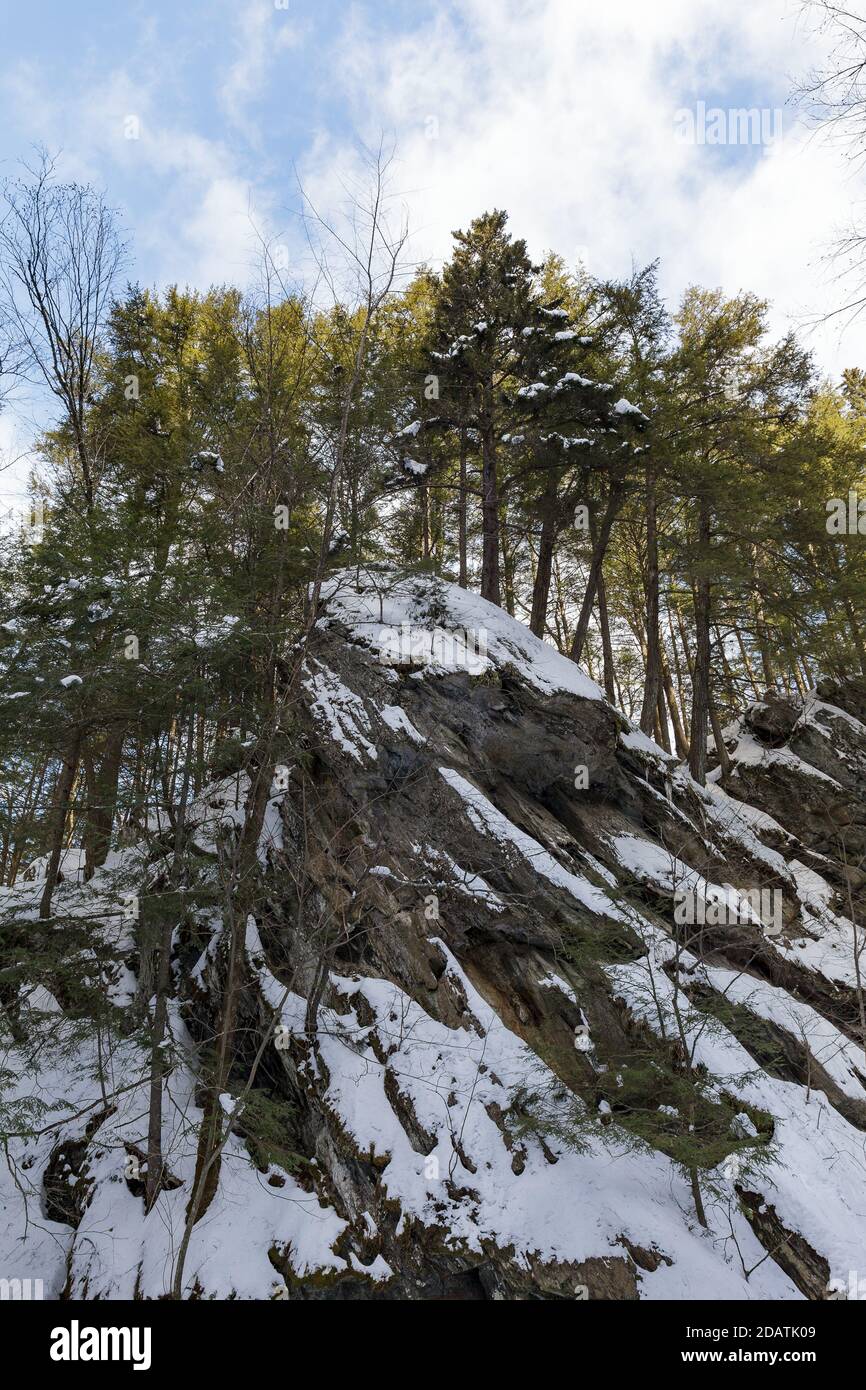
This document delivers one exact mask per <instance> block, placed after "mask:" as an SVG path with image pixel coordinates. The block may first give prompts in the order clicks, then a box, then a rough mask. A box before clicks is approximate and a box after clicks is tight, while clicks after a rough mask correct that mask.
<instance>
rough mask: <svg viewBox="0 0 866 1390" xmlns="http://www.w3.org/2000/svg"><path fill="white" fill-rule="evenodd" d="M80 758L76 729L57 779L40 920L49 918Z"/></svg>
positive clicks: (79, 733)
mask: <svg viewBox="0 0 866 1390" xmlns="http://www.w3.org/2000/svg"><path fill="white" fill-rule="evenodd" d="M80 757H81V730H80V729H76V730H75V732H74V733H73V735H72V738H71V740H70V744H69V748H68V749H67V752H66V756H65V757H64V759H63V764H62V766H61V769H60V776H59V777H58V779H57V792H56V795H55V810H54V825H53V827H52V832H51V849H50V852H49V858H48V867H47V869H46V871H45V887H44V889H43V890H42V898H41V900H40V903H39V918H40V920H41V921H44V920H45V919H46V918H47V917H50V916H51V899H52V897H53V894H54V889H55V887H56V884H57V875H58V873H59V872H60V858H61V855H62V854H63V839H64V833H65V830H66V817H67V816H68V814H69V802H70V798H71V795H72V788H73V786H74V785H75V777H76V773H77V772H78V763H79V760H80Z"/></svg>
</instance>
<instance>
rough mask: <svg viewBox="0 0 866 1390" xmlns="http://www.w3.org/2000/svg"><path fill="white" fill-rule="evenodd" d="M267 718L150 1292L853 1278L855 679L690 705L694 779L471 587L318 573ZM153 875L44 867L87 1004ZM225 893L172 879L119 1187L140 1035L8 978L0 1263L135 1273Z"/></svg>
mask: <svg viewBox="0 0 866 1390" xmlns="http://www.w3.org/2000/svg"><path fill="white" fill-rule="evenodd" d="M300 718H301V727H302V731H303V736H302V756H301V757H300V758H299V759H298V761H297V763H295V764H290V765H288V766H286V767H285V768H282V767H281V768H279V769H278V772H279V775H278V778H277V779H275V783H274V786H273V787H272V797H271V800H270V802H269V805H268V809H267V814H266V817H265V823H264V830H263V834H262V840H261V843H260V846H259V858H260V864H261V874H262V884H263V895H262V897H261V902H262V908H261V911H258V910H257V911H256V913H255V914H250V916H249V918H248V920H247V923H246V952H245V959H244V960H243V961H242V962H236V968H237V969H239V970H240V972H241V978H242V987H241V993H240V1005H239V1022H238V1037H239V1039H241V1043H240V1045H239V1048H238V1057H237V1062H236V1067H235V1071H234V1073H233V1077H232V1086H231V1090H230V1091H229V1092H227V1093H226V1094H225V1095H224V1096H223V1097H222V1105H223V1110H224V1113H225V1115H226V1116H230V1115H231V1116H233V1120H234V1123H233V1126H232V1132H231V1133H230V1135H229V1137H228V1139H227V1142H226V1146H225V1149H224V1152H223V1155H222V1162H221V1165H220V1169H219V1181H218V1184H217V1186H216V1189H215V1191H213V1193H212V1194H210V1196H209V1204H208V1206H207V1210H206V1212H205V1213H204V1215H203V1216H202V1218H201V1219H200V1220H199V1221H198V1223H197V1224H196V1226H195V1228H194V1231H193V1236H192V1240H191V1243H190V1249H189V1253H188V1256H187V1260H186V1266H185V1277H184V1285H185V1292H186V1294H187V1295H188V1296H201V1297H217V1298H226V1297H232V1296H240V1297H251V1298H270V1297H275V1298H290V1299H326V1298H334V1299H407V1298H408V1299H485V1298H493V1299H526V1298H542V1299H549V1298H555V1299H574V1300H582V1299H598V1298H614V1299H635V1298H676V1299H692V1298H718V1299H721V1298H771V1299H799V1298H809V1299H821V1298H826V1297H832V1296H842V1297H845V1296H850V1289H851V1288H852V1287H854V1285H853V1284H852V1280H851V1273H852V1271H853V1272H854V1274H855V1278H856V1277H858V1276H857V1275H856V1271H857V1270H858V1267H860V1268H862V1267H863V1263H864V1255H863V1251H864V1248H866V1198H864V1177H866V1158H864V1155H866V1143H864V1130H866V1057H864V1051H863V1043H864V1008H863V992H862V988H861V970H860V965H861V959H860V954H859V953H860V952H862V949H863V944H864V940H866V937H864V932H863V929H862V927H860V926H859V923H860V922H861V920H862V912H863V907H864V884H866V875H864V871H863V863H864V854H866V685H864V684H863V683H862V682H859V683H858V682H856V681H850V682H847V683H845V684H834V685H819V687H818V689H817V690H816V691H814V692H812V693H811V694H810V695H809V696H808V697H807V698H806V699H805V701H799V702H797V703H793V702H791V701H789V700H787V699H784V700H783V699H781V698H779V697H774V696H768V697H767V698H766V699H765V700H764V701H763V702H761V703H760V704H757V705H755V706H753V707H752V708H750V709H748V710H747V711H745V713H744V715H743V717H742V719H741V720H740V721H739V722H738V723H737V724H736V725H734V726H731V727H729V728H728V729H727V730H726V731H725V736H726V743H727V749H728V753H729V757H730V771H729V774H728V775H727V776H726V778H725V783H724V785H722V781H721V778H720V773H719V770H718V768H716V770H715V771H714V772H713V773H712V774H711V777H710V780H709V783H708V785H707V786H706V787H705V788H702V787H699V786H697V785H696V784H695V783H694V782H693V781H692V780H691V779H690V777H689V776H688V774H687V772H686V771H685V769H684V768H683V767H682V766H681V765H679V764H678V763H677V762H676V761H675V760H674V759H672V758H671V757H670V756H669V755H667V754H666V753H664V752H663V751H662V750H661V749H660V748H658V747H657V746H656V745H655V744H653V743H652V742H651V741H650V740H648V739H647V738H646V737H644V736H643V735H642V734H640V733H639V732H637V731H636V730H634V729H633V728H632V727H631V726H630V725H629V724H628V722H627V721H626V720H625V719H624V718H623V716H622V715H621V714H619V713H618V712H617V711H616V710H615V709H613V708H612V707H611V706H610V705H609V704H608V703H606V701H605V699H604V697H603V695H602V692H601V691H600V690H599V689H598V688H597V687H596V686H595V685H594V684H593V682H591V681H590V680H589V679H588V678H587V677H586V676H585V675H584V674H583V673H582V672H581V671H580V670H578V668H577V667H575V666H574V665H573V664H572V663H570V662H569V661H567V660H565V659H564V658H561V657H560V656H558V655H557V654H556V652H554V651H553V650H552V649H551V648H550V647H549V646H547V645H545V644H543V643H541V642H540V641H538V640H537V639H536V638H534V637H532V636H531V635H530V634H529V633H528V632H527V630H526V629H525V628H524V627H522V626H521V625H520V624H519V623H516V622H514V621H513V620H511V619H509V618H508V617H507V616H506V615H504V614H503V613H502V612H501V611H500V610H498V609H495V608H492V607H491V606H490V605H489V604H486V603H484V602H483V601H482V600H480V599H479V598H477V597H476V596H474V595H471V594H467V593H465V592H463V591H461V590H459V589H457V588H456V587H454V586H452V585H448V584H444V583H442V582H440V581H437V580H434V579H431V578H402V579H401V578H399V577H397V576H393V575H386V574H364V573H361V574H360V575H358V574H356V573H355V572H354V571H352V572H351V573H345V574H343V575H341V576H339V577H338V579H336V580H335V581H333V582H332V584H331V587H330V592H329V593H328V595H327V598H326V602H325V604H324V606H323V611H322V616H321V619H320V621H319V624H318V626H317V629H316V631H315V634H314V638H313V641H312V644H311V646H310V649H309V653H308V656H307V660H306V666H305V672H304V700H303V708H302V710H301V711H300ZM244 791H245V779H244V777H243V775H242V774H240V773H239V774H238V775H236V776H229V777H227V778H224V779H223V780H222V781H219V782H217V783H215V784H214V785H213V786H211V787H209V788H208V789H207V791H206V793H205V794H204V795H203V796H201V797H200V798H199V799H198V801H197V802H196V805H195V808H194V814H193V816H192V819H191V825H192V835H193V841H194V845H195V848H196V850H197V852H198V855H199V858H200V859H201V862H202V876H203V881H205V882H206V881H207V878H208V874H212V875H215V874H216V868H215V865H216V857H217V854H218V852H219V847H220V845H221V844H222V843H225V837H231V836H232V835H233V834H234V833H235V831H236V827H237V825H238V823H239V822H240V820H241V819H242V817H243V802H244ZM158 873H159V863H158V860H157V861H156V862H154V857H153V851H152V848H150V849H148V850H145V847H144V846H143V845H136V844H133V845H129V846H127V847H126V848H124V849H122V850H120V851H118V852H117V853H115V854H114V855H112V856H111V858H110V860H109V863H108V864H107V865H106V868H105V869H104V870H102V871H100V872H99V873H98V874H97V875H96V877H95V878H94V879H92V880H91V882H90V883H88V884H79V883H77V882H75V877H76V876H75V874H74V873H73V872H68V873H67V875H66V878H65V880H64V883H63V884H62V886H61V888H60V889H59V890H58V893H57V895H56V902H55V911H56V912H57V913H58V914H60V915H64V914H65V917H66V919H67V923H68V922H69V921H72V922H74V921H75V919H76V918H80V919H81V920H82V923H83V922H86V923H87V930H86V931H84V930H80V931H78V932H75V931H68V935H69V942H70V945H69V951H70V952H71V953H72V954H73V955H75V953H77V958H80V963H81V967H80V968H81V976H82V979H86V980H90V981H92V980H95V979H98V980H99V981H100V982H101V988H102V990H103V993H104V995H105V997H106V998H107V999H108V1000H109V1002H110V1005H111V1007H112V1009H113V1010H115V1011H116V1014H117V1017H118V1018H119V1019H120V1020H122V1019H123V1018H124V1016H130V1015H131V1014H132V1008H133V1000H134V996H135V991H136V970H137V968H138V957H137V937H136V928H135V922H134V920H130V917H131V915H132V914H130V911H129V898H130V895H131V894H135V893H136V892H137V888H136V885H137V884H138V883H139V882H140V881H141V882H146V883H150V884H153V883H154V882H156V881H157V878H158ZM37 895H38V884H37V883H36V882H34V881H29V882H24V883H22V884H20V885H18V886H16V888H15V889H14V890H4V891H3V902H2V904H0V906H2V909H3V911H4V912H5V913H6V914H7V915H8V916H15V917H16V918H17V920H19V921H21V920H22V919H23V920H25V921H27V920H29V919H31V918H35V911H36V908H35V903H36V897H37ZM225 922H226V909H225V905H224V904H220V903H211V904H210V905H208V904H207V902H206V901H204V902H203V901H202V900H201V897H200V898H199V899H197V900H196V903H195V905H194V906H193V907H189V906H188V905H186V906H184V907H183V909H182V910H179V912H178V920H177V927H176V930H175V935H174V957H173V990H174V996H173V999H172V1007H171V1025H172V1030H171V1031H172V1042H171V1047H170V1049H169V1053H170V1057H169V1080H168V1084H167V1088H166V1097H165V1106H164V1126H165V1132H166V1135H167V1139H166V1145H165V1150H166V1162H167V1165H168V1170H169V1174H170V1181H167V1182H166V1185H165V1190H163V1191H162V1192H161V1193H160V1196H159V1199H158V1201H157V1203H156V1205H155V1207H154V1208H153V1210H152V1211H151V1212H150V1213H149V1214H147V1215H146V1214H145V1206H144V1200H143V1195H142V1194H143V1186H142V1183H141V1181H140V1169H139V1167H137V1163H138V1159H139V1158H140V1156H141V1146H142V1143H143V1134H144V1130H145V1128H146V1111H147V1085H146V1071H147V1060H148V1059H147V1055H146V1053H145V1052H144V1051H143V1049H142V1044H141V1041H140V1040H138V1035H137V1034H136V1033H135V1031H134V1030H133V1028H132V1026H131V1024H130V1027H129V1029H128V1036H124V1030H123V1027H122V1025H121V1026H120V1027H118V1028H116V1029H115V1030H114V1031H113V1032H112V1033H111V1036H110V1037H109V1036H103V1034H102V1029H101V1028H100V1030H97V1032H96V1033H95V1034H94V1031H93V1029H92V1027H88V1026H86V1025H87V1020H86V1017H85V1016H84V1015H85V1014H86V1008H82V1007H78V1008H76V1007H72V1006H71V1005H70V1001H69V1000H68V999H66V998H64V997H62V995H63V990H62V989H61V988H60V987H59V986H56V985H54V984H53V982H52V980H51V978H50V977H49V976H47V975H46V976H45V977H43V978H40V979H39V980H38V981H33V982H32V983H31V984H29V985H26V986H23V987H22V989H21V998H20V1001H19V1002H20V1008H19V1010H18V1025H17V1027H16V1028H15V1030H14V1036H13V1035H12V1034H7V1035H6V1036H5V1037H4V1038H3V1055H2V1059H0V1067H2V1072H3V1077H4V1091H5V1106H6V1111H5V1113H6V1116H7V1119H6V1123H5V1126H4V1127H5V1128H6V1130H7V1131H9V1132H11V1133H12V1134H13V1136H14V1135H16V1134H18V1135H20V1136H21V1137H13V1138H11V1139H10V1140H9V1142H8V1158H7V1161H6V1162H4V1163H3V1164H2V1165H0V1273H7V1272H8V1274H9V1275H10V1276H11V1275H15V1276H18V1277H26V1276H30V1277H34V1278H42V1279H43V1280H44V1281H45V1285H46V1293H50V1294H51V1296H55V1297H58V1296H68V1297H72V1298H112V1297H131V1296H141V1297H148V1298H151V1297H159V1296H164V1295H165V1293H166V1292H167V1291H168V1289H169V1288H170V1285H171V1271H172V1266H173V1261H174V1259H175V1257H176V1251H177V1247H178V1244H179V1241H180V1236H181V1232H182V1228H183V1224H184V1215H185V1211H186V1208H187V1204H188V1202H189V1197H190V1187H191V1183H192V1180H193V1176H194V1173H195V1165H196V1153H197V1142H198V1134H199V1129H200V1123H201V1110H200V1102H201V1093H200V1077H201V1072H202V1067H203V1066H204V1065H206V1062H207V1050H208V1046H209V1040H210V1039H211V1038H212V1037H213V1034H214V1029H215V1026H216V1020H217V1018H218V1015H219V1009H220V1000H221V998H222V997H223V993H224V989H225V980H226V973H227V970H228V969H229V963H228V960H227V937H226V927H225ZM35 929H36V928H35V924H34V930H35ZM863 963H864V964H866V962H863ZM100 1071H101V1073H102V1076H103V1080H102V1081H100V1080H99V1079H98V1077H99V1074H100ZM251 1074H252V1075H253V1076H254V1081H253V1084H252V1085H250V1084H249V1078H250V1075H251ZM254 1115H255V1116H256V1117H257V1123H256V1124H255V1125H253V1123H252V1119H251V1117H252V1116H254ZM10 1117H11V1118H10ZM25 1121H26V1123H25ZM263 1134H264V1135H265V1136H266V1139H263V1138H262V1135H263ZM863 1273H864V1277H866V1270H864V1271H863Z"/></svg>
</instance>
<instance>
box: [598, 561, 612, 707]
mask: <svg viewBox="0 0 866 1390" xmlns="http://www.w3.org/2000/svg"><path fill="white" fill-rule="evenodd" d="M598 625H599V627H600V628H601V652H602V657H603V660H604V693H605V695H606V697H607V698H608V700H609V701H610V703H611V704H612V705H613V704H615V703H616V690H615V688H614V680H615V675H616V672H615V667H614V664H613V644H612V643H611V640H610V615H609V613H608V610H607V588H606V586H605V582H604V566H603V565H602V567H601V569H600V570H599V574H598Z"/></svg>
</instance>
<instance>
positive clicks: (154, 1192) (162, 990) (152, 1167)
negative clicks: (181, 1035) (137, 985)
mask: <svg viewBox="0 0 866 1390" xmlns="http://www.w3.org/2000/svg"><path fill="white" fill-rule="evenodd" d="M194 737H195V713H194V711H192V710H190V714H189V727H188V730H187V741H186V759H185V761H184V768H183V777H182V780H181V793H180V804H179V806H178V809H177V816H176V818H175V831H174V858H173V860H172V865H171V873H170V874H169V880H168V881H169V892H170V893H171V892H172V891H173V890H174V889H175V888H176V887H177V885H178V884H179V882H180V878H181V853H182V851H183V831H184V822H185V820H186V805H187V800H188V798H189V788H190V781H191V778H192V753H193V740H194ZM170 902H171V898H169V903H170ZM175 926H176V922H175V920H174V916H173V914H172V912H171V910H170V908H169V907H168V905H166V911H165V919H164V922H163V926H162V932H161V934H160V943H159V967H158V971H157V977H156V1004H155V1007H154V1013H153V1025H152V1028H151V1036H150V1103H149V1107H148V1124H147V1177H146V1183H145V1207H146V1210H147V1211H150V1209H151V1207H152V1206H153V1204H154V1202H155V1201H156V1199H157V1197H158V1196H159V1190H160V1187H161V1185H162V1168H163V1160H162V1083H163V1075H164V1073H165V1053H164V1048H163V1043H164V1042H165V1038H166V1027H167V1024H168V990H169V985H170V983H171V938H172V934H173V932H174V928H175Z"/></svg>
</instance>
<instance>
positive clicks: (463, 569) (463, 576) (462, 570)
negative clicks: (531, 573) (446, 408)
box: [457, 425, 469, 589]
mask: <svg viewBox="0 0 866 1390" xmlns="http://www.w3.org/2000/svg"><path fill="white" fill-rule="evenodd" d="M457 549H458V565H459V570H458V574H457V583H458V584H459V585H460V588H461V589H468V588H469V578H468V570H467V566H466V426H465V425H461V426H460V492H459V494H458V499H457Z"/></svg>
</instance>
